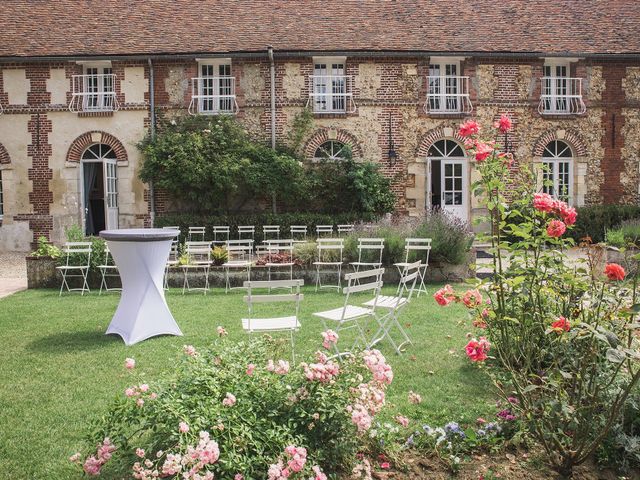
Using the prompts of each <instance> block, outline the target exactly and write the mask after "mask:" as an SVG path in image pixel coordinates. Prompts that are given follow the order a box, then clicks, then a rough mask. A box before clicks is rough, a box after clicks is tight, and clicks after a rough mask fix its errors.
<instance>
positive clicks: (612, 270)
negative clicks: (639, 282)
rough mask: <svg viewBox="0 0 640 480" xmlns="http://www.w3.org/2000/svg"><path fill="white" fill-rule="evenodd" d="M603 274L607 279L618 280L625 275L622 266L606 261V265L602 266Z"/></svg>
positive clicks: (622, 278)
mask: <svg viewBox="0 0 640 480" xmlns="http://www.w3.org/2000/svg"><path fill="white" fill-rule="evenodd" d="M604 274H605V275H606V276H607V278H608V279H609V280H618V281H622V280H624V277H625V275H626V273H625V271H624V268H622V266H621V265H618V264H617V263H607V265H606V266H605V267H604Z"/></svg>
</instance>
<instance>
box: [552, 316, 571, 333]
mask: <svg viewBox="0 0 640 480" xmlns="http://www.w3.org/2000/svg"><path fill="white" fill-rule="evenodd" d="M570 329H571V325H569V320H567V319H566V318H564V317H563V316H562V315H560V316H559V317H558V320H556V321H555V322H553V323H552V324H551V330H553V331H554V332H556V333H562V332H568V331H569V330H570Z"/></svg>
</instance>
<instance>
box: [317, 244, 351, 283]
mask: <svg viewBox="0 0 640 480" xmlns="http://www.w3.org/2000/svg"><path fill="white" fill-rule="evenodd" d="M317 249H318V261H316V262H313V265H315V267H316V292H317V291H318V289H319V288H336V289H338V290H340V288H341V287H342V263H343V261H342V255H343V252H344V239H342V238H319V239H318V243H317ZM331 274H337V277H338V278H337V282H336V284H335V285H330V284H329V285H323V284H322V275H331Z"/></svg>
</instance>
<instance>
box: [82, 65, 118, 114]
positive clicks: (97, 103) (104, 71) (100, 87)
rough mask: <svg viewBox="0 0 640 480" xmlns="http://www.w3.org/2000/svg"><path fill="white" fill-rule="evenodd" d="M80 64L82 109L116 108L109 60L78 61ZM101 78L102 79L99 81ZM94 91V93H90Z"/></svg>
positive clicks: (93, 110) (106, 109)
mask: <svg viewBox="0 0 640 480" xmlns="http://www.w3.org/2000/svg"><path fill="white" fill-rule="evenodd" d="M79 64H80V65H82V75H83V78H82V94H83V95H82V111H84V112H110V111H113V110H116V109H117V108H116V98H115V82H114V80H115V78H114V75H113V67H112V66H111V61H110V60H103V61H97V62H79ZM100 80H102V81H100ZM94 92H95V95H92V93H94Z"/></svg>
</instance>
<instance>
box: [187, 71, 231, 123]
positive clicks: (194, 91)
mask: <svg viewBox="0 0 640 480" xmlns="http://www.w3.org/2000/svg"><path fill="white" fill-rule="evenodd" d="M238 110H239V108H238V103H237V102H236V78H235V77H232V76H220V77H197V78H192V79H191V103H190V104H189V113H190V114H191V115H196V114H201V115H221V114H227V115H233V114H236V113H238Z"/></svg>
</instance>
